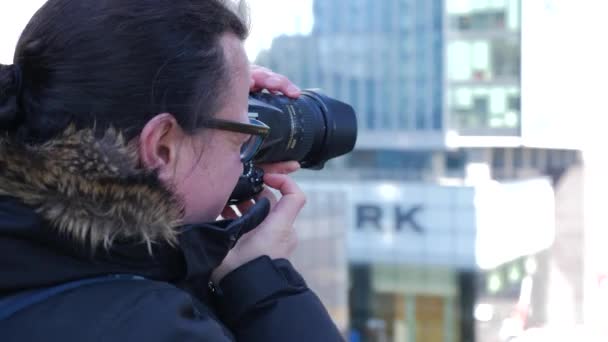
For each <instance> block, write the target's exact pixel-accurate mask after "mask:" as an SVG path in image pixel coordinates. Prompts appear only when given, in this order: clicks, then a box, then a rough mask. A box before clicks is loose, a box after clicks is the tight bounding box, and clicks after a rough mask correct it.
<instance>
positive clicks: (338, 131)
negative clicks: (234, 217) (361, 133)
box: [230, 89, 357, 204]
mask: <svg viewBox="0 0 608 342" xmlns="http://www.w3.org/2000/svg"><path fill="white" fill-rule="evenodd" d="M249 116H250V117H251V118H254V119H257V120H259V121H262V122H263V123H265V124H266V125H268V126H269V127H270V134H269V135H268V136H267V137H266V139H265V140H264V142H263V143H262V146H261V147H260V149H259V151H258V152H257V154H256V155H255V157H254V159H253V161H252V162H250V163H247V164H245V167H244V172H243V175H241V177H240V179H239V182H238V184H237V186H236V188H235V190H234V192H233V193H232V195H231V197H230V204H236V203H240V202H242V201H246V200H248V199H251V198H253V197H254V196H255V195H256V194H258V193H259V192H261V191H262V189H263V177H264V173H263V171H262V170H261V169H260V168H259V167H257V166H256V165H260V164H265V163H274V162H281V161H289V160H296V161H298V162H299V163H300V165H301V166H302V167H303V168H308V169H314V170H320V169H322V168H323V166H324V165H325V162H327V161H328V160H329V159H332V158H335V157H338V156H341V155H344V154H346V153H349V152H351V151H352V150H353V149H354V147H355V143H356V141H357V118H356V115H355V111H354V109H353V108H352V107H351V106H350V105H348V104H346V103H344V102H340V101H338V100H336V99H333V98H330V97H328V96H326V95H323V94H322V93H321V92H320V91H318V90H315V89H308V90H304V91H302V95H301V96H300V97H299V98H297V99H292V98H289V97H287V96H284V95H273V94H270V93H266V92H261V93H254V94H251V95H250V96H249Z"/></svg>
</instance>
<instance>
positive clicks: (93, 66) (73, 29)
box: [0, 0, 248, 142]
mask: <svg viewBox="0 0 608 342" xmlns="http://www.w3.org/2000/svg"><path fill="white" fill-rule="evenodd" d="M242 4H243V3H242V2H241V3H239V4H238V5H237V4H235V3H233V2H231V1H230V0H105V1H99V0H49V1H48V2H47V3H46V4H45V5H44V6H43V7H42V8H41V9H40V10H38V12H37V13H36V14H35V15H34V17H33V18H32V19H31V21H30V23H29V24H28V25H27V27H26V28H25V30H24V32H23V33H22V35H21V38H20V40H19V43H18V44H17V49H16V51H15V56H14V65H11V66H1V65H0V131H9V133H11V134H12V135H15V136H16V137H18V138H19V139H20V140H21V139H23V140H26V141H31V142H43V141H46V140H48V139H50V138H52V137H53V136H55V135H57V134H59V133H61V132H62V131H63V130H65V129H66V128H67V127H68V126H69V125H70V124H73V125H75V126H76V127H77V128H89V127H95V128H96V129H97V130H104V129H106V128H107V127H109V126H112V127H114V128H117V129H119V130H120V131H122V132H123V133H124V134H125V137H126V138H128V139H130V138H132V137H134V136H136V135H137V134H139V133H140V131H141V129H142V128H143V126H144V125H145V124H146V122H147V121H148V120H150V119H151V118H152V117H153V116H154V115H156V114H158V113H162V112H169V113H172V114H173V115H174V116H175V118H176V120H177V121H178V123H179V124H180V126H182V128H183V129H185V130H186V131H188V132H192V131H194V130H195V129H196V128H198V127H199V124H200V122H201V121H202V120H204V119H206V118H208V117H210V116H211V115H213V114H214V113H215V112H216V111H217V110H219V108H220V107H221V106H222V105H223V103H224V101H225V100H226V99H225V98H224V97H223V96H221V95H222V94H224V93H226V92H225V89H226V88H227V87H229V86H230V84H229V79H230V77H229V76H230V72H231V71H230V70H227V67H226V58H225V55H224V49H223V47H222V45H221V43H220V38H221V36H222V35H223V34H224V33H226V32H232V33H234V34H236V35H237V36H238V37H239V38H240V39H241V40H244V39H245V38H246V36H247V34H248V27H247V22H246V20H245V18H244V15H243V14H242V12H240V13H239V11H238V10H237V6H238V8H241V9H242V8H243V6H241V5H242Z"/></svg>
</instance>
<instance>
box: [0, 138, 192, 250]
mask: <svg viewBox="0 0 608 342" xmlns="http://www.w3.org/2000/svg"><path fill="white" fill-rule="evenodd" d="M138 164H139V163H138V158H137V154H136V149H135V147H134V146H131V145H130V144H128V143H127V142H126V141H125V139H124V138H123V136H122V135H121V134H119V133H118V132H117V131H115V130H113V129H109V130H107V131H106V132H105V134H104V135H103V136H101V137H96V135H95V134H94V132H93V131H92V130H90V129H86V130H76V129H74V128H73V127H70V128H68V129H67V130H66V131H65V132H64V133H63V134H61V135H60V136H58V137H56V138H55V139H52V140H50V141H48V142H46V143H44V144H42V145H27V146H24V145H23V144H19V143H15V142H14V141H13V140H11V139H10V138H8V137H5V138H3V139H0V195H6V196H11V197H15V198H17V199H19V200H20V201H22V202H23V203H25V204H26V205H28V206H30V207H33V208H34V209H35V210H36V211H37V212H38V214H40V215H41V216H42V217H43V218H44V219H46V220H47V221H48V222H50V224H51V226H52V227H53V228H54V229H56V230H57V232H58V233H59V234H62V235H65V236H67V237H70V238H72V239H74V240H77V241H79V242H82V243H84V244H86V245H88V246H90V247H93V248H96V247H99V246H101V245H103V246H105V247H106V248H108V247H109V246H110V245H111V244H112V242H113V241H114V240H116V239H129V240H139V241H141V242H145V243H146V244H147V245H148V248H149V247H150V246H151V244H153V243H156V242H169V243H174V242H176V241H177V239H176V234H177V229H176V228H177V227H178V226H179V225H180V217H181V213H182V207H181V205H180V204H179V201H178V200H177V199H176V198H175V196H174V195H173V194H172V193H171V192H170V191H169V190H168V189H167V188H166V187H164V186H163V185H162V184H161V183H160V182H159V180H158V178H157V177H156V175H155V174H154V173H153V172H149V171H145V170H143V169H142V168H140V167H138Z"/></svg>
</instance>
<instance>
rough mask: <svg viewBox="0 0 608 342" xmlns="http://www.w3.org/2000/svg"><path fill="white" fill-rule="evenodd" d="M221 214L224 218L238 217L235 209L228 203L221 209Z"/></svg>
mask: <svg viewBox="0 0 608 342" xmlns="http://www.w3.org/2000/svg"><path fill="white" fill-rule="evenodd" d="M221 216H222V217H223V218H225V219H235V218H238V217H239V215H238V214H237V213H236V211H234V209H232V207H230V206H229V205H227V206H226V207H224V210H222V214H221Z"/></svg>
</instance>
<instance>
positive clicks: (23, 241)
mask: <svg viewBox="0 0 608 342" xmlns="http://www.w3.org/2000/svg"><path fill="white" fill-rule="evenodd" d="M135 152H136V151H135V148H134V147H133V146H130V145H129V144H127V143H125V141H124V139H123V137H122V136H121V135H120V134H119V133H118V132H116V131H114V130H112V129H110V130H108V131H106V132H105V133H104V134H103V135H102V136H101V137H96V135H95V134H94V133H93V131H91V130H76V129H74V128H69V129H68V130H66V131H65V132H64V133H63V134H62V135H60V136H59V137H57V138H56V139H53V140H50V141H48V142H46V143H44V144H42V145H24V144H20V143H17V142H15V141H13V140H12V139H10V138H4V139H0V196H4V197H3V198H2V199H1V200H0V260H3V261H0V266H1V265H2V264H5V265H8V266H12V265H18V266H20V267H21V269H20V270H19V269H13V270H7V269H6V268H5V267H0V279H7V283H6V284H3V283H2V281H0V291H4V290H10V289H15V287H16V288H24V287H33V286H42V285H47V284H48V285H50V284H52V283H55V282H62V281H66V280H70V279H74V278H79V277H84V276H94V275H97V274H104V273H109V272H114V273H123V272H124V273H135V274H139V275H143V276H147V277H150V278H153V279H158V280H168V281H180V280H188V279H194V278H197V279H201V280H202V281H206V280H207V279H208V278H209V275H210V274H211V271H212V270H213V269H214V268H215V267H217V266H218V265H219V264H220V263H221V261H222V260H223V259H224V257H225V256H226V254H227V253H228V251H229V250H230V248H232V247H233V245H234V243H236V241H237V239H238V238H239V237H240V236H241V235H242V234H244V233H245V232H247V231H249V230H251V229H253V228H255V227H256V226H257V225H258V224H259V223H260V222H261V221H262V220H263V219H264V218H265V217H266V215H267V214H268V211H269V203H268V202H267V201H261V202H259V203H258V204H257V205H256V206H254V207H253V208H252V209H251V210H250V211H249V212H248V214H247V215H245V216H243V217H241V218H239V219H237V220H225V221H218V222H211V223H202V224H196V225H182V224H181V222H180V217H181V214H182V206H181V205H180V201H179V199H178V198H176V197H175V196H174V195H173V194H172V192H171V191H170V190H169V189H166V188H165V187H164V186H163V185H162V184H161V183H160V182H159V181H158V178H157V177H156V174H154V173H153V172H148V171H145V170H143V169H141V168H139V167H138V160H137V156H136V153H135ZM16 240H19V241H20V242H19V243H18V244H15V241H16ZM17 245H19V246H21V247H20V249H19V250H17V247H13V248H12V250H14V252H17V253H12V254H11V253H7V254H10V255H3V254H5V253H3V252H2V251H4V250H5V249H4V247H5V246H17ZM7 248H8V247H7ZM31 256H35V257H34V258H32V257H31ZM54 263H56V264H57V265H54ZM21 271H23V272H21ZM4 272H8V273H10V274H3V273H4ZM13 272H14V273H15V274H13Z"/></svg>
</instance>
